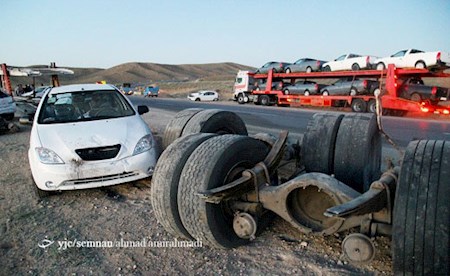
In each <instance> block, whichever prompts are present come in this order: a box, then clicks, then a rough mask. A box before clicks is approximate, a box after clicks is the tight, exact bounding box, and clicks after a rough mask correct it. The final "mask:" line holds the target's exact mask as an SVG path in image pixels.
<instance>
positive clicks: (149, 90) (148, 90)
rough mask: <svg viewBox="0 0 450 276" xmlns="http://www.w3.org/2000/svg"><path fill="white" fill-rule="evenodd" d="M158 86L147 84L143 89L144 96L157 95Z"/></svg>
mask: <svg viewBox="0 0 450 276" xmlns="http://www.w3.org/2000/svg"><path fill="white" fill-rule="evenodd" d="M158 93H159V86H152V85H148V86H146V87H145V90H144V97H158Z"/></svg>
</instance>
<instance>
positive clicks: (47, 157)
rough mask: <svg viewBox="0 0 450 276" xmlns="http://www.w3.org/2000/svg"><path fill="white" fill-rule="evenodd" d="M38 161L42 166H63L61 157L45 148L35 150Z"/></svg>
mask: <svg viewBox="0 0 450 276" xmlns="http://www.w3.org/2000/svg"><path fill="white" fill-rule="evenodd" d="M36 153H37V155H38V157H39V160H40V161H41V162H42V163H44V164H64V161H62V159H61V157H59V156H58V154H56V153H55V152H54V151H52V150H50V149H47V148H36Z"/></svg>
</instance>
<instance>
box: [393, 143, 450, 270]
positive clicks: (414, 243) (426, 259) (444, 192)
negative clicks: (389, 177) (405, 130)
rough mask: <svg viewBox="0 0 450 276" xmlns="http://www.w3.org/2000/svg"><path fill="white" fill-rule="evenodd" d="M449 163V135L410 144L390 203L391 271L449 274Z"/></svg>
mask: <svg viewBox="0 0 450 276" xmlns="http://www.w3.org/2000/svg"><path fill="white" fill-rule="evenodd" d="M449 167H450V142H449V141H432V140H430V141H427V140H422V141H413V142H411V143H410V144H409V145H408V147H407V149H406V153H405V156H404V159H403V163H402V169H401V172H400V177H399V183H398V186H397V191H396V198H395V205H394V222H393V230H394V231H393V259H394V262H393V267H394V273H395V274H406V275H408V274H411V275H449V273H450V262H449V258H450V238H449V231H450V201H449V200H448V199H449V197H450V185H449V181H450V169H449Z"/></svg>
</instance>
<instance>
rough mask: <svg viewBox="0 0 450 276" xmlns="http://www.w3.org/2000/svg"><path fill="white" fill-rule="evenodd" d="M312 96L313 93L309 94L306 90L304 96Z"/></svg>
mask: <svg viewBox="0 0 450 276" xmlns="http://www.w3.org/2000/svg"><path fill="white" fill-rule="evenodd" d="M309 95H311V93H309V90H305V92H304V93H303V96H309Z"/></svg>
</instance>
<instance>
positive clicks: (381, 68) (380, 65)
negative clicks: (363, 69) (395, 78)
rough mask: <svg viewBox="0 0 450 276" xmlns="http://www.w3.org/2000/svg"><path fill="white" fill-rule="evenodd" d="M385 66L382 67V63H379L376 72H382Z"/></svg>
mask: <svg viewBox="0 0 450 276" xmlns="http://www.w3.org/2000/svg"><path fill="white" fill-rule="evenodd" d="M385 68H386V66H384V63H382V62H380V63H378V64H377V70H384V69H385Z"/></svg>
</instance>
